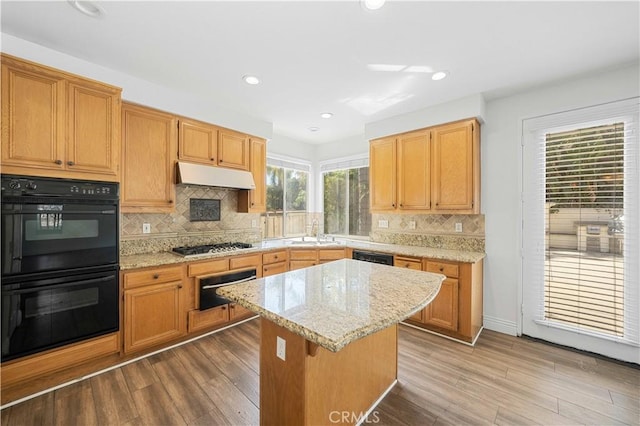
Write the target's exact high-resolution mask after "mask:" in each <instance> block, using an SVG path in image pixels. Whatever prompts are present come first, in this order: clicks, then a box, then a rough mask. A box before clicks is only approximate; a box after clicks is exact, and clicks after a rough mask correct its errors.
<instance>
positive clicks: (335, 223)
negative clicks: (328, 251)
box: [322, 160, 371, 236]
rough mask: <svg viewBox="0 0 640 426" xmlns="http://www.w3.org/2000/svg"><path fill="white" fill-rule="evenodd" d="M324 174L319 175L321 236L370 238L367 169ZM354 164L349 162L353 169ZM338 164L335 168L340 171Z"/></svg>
mask: <svg viewBox="0 0 640 426" xmlns="http://www.w3.org/2000/svg"><path fill="white" fill-rule="evenodd" d="M362 162H363V161H362V160H361V161H355V164H356V165H358V164H359V165H360V166H359V167H350V168H344V169H335V170H326V169H329V168H331V166H327V165H325V166H324V167H323V169H325V170H324V171H323V173H322V183H323V189H324V192H323V206H324V208H323V212H324V232H325V233H326V234H341V235H361V236H367V235H369V231H371V214H370V213H369V167H368V166H362V165H361V164H362ZM353 164H354V162H353V161H352V162H351V165H353ZM340 165H341V164H339V163H338V164H334V165H333V166H334V167H336V166H337V167H339V166H340Z"/></svg>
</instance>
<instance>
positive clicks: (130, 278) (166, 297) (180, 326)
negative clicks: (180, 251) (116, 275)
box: [123, 266, 187, 353]
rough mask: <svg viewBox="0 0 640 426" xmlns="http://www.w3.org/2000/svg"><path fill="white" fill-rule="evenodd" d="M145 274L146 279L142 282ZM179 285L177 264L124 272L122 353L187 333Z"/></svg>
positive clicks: (164, 341) (179, 275)
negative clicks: (168, 266) (169, 266)
mask: <svg viewBox="0 0 640 426" xmlns="http://www.w3.org/2000/svg"><path fill="white" fill-rule="evenodd" d="M147 276H148V277H149V280H148V281H145V280H144V277H147ZM178 277H179V278H178ZM183 287H184V286H183V279H182V267H181V266H180V267H172V268H158V269H148V270H144V271H136V272H129V273H125V274H124V320H123V323H124V352H125V353H131V352H135V351H139V350H142V349H146V348H150V347H153V346H157V345H160V344H162V343H166V342H170V341H172V340H175V339H177V338H180V337H182V336H184V335H185V334H186V333H187V324H186V315H185V309H184V288H183Z"/></svg>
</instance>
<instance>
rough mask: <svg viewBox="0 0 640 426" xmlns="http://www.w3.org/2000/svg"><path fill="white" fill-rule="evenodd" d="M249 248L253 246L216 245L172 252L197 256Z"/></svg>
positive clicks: (180, 248) (181, 248)
mask: <svg viewBox="0 0 640 426" xmlns="http://www.w3.org/2000/svg"><path fill="white" fill-rule="evenodd" d="M251 247H253V246H252V245H251V244H247V243H218V244H205V245H201V246H191V247H184V246H183V247H174V248H173V249H172V251H173V252H174V253H177V254H180V255H182V256H196V255H198V254H209V253H222V252H227V251H234V250H241V249H248V248H251Z"/></svg>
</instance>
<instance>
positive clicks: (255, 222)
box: [251, 219, 258, 228]
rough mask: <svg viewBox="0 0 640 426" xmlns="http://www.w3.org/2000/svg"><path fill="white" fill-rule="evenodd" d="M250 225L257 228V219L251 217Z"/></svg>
mask: <svg viewBox="0 0 640 426" xmlns="http://www.w3.org/2000/svg"><path fill="white" fill-rule="evenodd" d="M251 227H252V228H257V227H258V221H257V220H255V219H251Z"/></svg>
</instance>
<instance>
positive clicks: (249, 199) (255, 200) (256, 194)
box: [238, 138, 267, 213]
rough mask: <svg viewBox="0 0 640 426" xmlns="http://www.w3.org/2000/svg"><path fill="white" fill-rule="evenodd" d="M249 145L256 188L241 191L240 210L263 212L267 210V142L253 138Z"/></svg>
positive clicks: (243, 211) (239, 194) (240, 211)
mask: <svg viewBox="0 0 640 426" xmlns="http://www.w3.org/2000/svg"><path fill="white" fill-rule="evenodd" d="M249 147H250V148H249V158H250V161H249V166H250V167H249V170H250V171H251V174H252V175H253V181H254V183H255V184H256V189H252V190H240V191H239V193H238V212H239V213H263V212H265V211H266V210H267V179H266V176H267V142H266V141H265V140H264V139H259V138H251V139H250V143H249Z"/></svg>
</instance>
